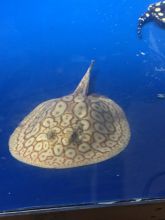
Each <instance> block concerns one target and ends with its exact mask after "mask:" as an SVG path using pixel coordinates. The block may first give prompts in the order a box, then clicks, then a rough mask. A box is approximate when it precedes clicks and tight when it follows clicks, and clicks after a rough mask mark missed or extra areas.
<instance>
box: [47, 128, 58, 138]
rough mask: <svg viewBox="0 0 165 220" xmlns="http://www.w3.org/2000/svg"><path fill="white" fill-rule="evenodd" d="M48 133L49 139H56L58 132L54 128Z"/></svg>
mask: <svg viewBox="0 0 165 220" xmlns="http://www.w3.org/2000/svg"><path fill="white" fill-rule="evenodd" d="M46 135H47V139H48V140H54V139H55V138H56V133H55V131H52V130H50V131H48V133H47V134H46Z"/></svg>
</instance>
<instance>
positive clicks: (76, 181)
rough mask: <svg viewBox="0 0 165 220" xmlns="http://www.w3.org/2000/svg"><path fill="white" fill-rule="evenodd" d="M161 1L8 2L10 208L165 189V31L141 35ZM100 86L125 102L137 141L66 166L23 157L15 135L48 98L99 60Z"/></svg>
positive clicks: (4, 13) (2, 72)
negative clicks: (12, 143)
mask: <svg viewBox="0 0 165 220" xmlns="http://www.w3.org/2000/svg"><path fill="white" fill-rule="evenodd" d="M150 3H153V2H152V1H147V2H146V1H145V0H141V1H132V0H121V1H116V0H111V1H109V0H101V1H99V0H90V1H87V0H79V1H77V0H69V1H68V0H61V1H53V0H47V1H42V0H40V1H32V0H29V1H21V0H15V1H11V0H6V1H1V2H0V94H1V96H0V97H1V98H0V212H2V211H8V210H18V209H24V208H25V209H27V208H33V207H36V206H37V207H42V208H43V207H49V206H52V207H59V206H70V205H80V204H89V203H90V204H96V203H101V202H111V201H128V200H133V199H135V198H137V199H141V198H142V199H143V198H148V199H151V198H152V199H154V198H164V197H165V185H164V183H165V163H164V157H165V138H164V134H165V99H159V98H158V97H157V94H158V93H165V40H164V39H165V30H163V29H161V28H160V27H158V26H157V25H155V24H154V23H149V24H147V25H146V26H144V28H143V38H142V39H141V40H140V39H138V38H137V33H136V27H137V20H138V17H139V16H140V15H141V14H142V13H143V12H145V11H146V8H147V6H148V5H149V4H150ZM91 59H95V60H96V64H95V67H94V70H93V72H92V76H91V83H90V88H89V90H90V93H98V94H102V95H105V96H108V97H110V98H111V99H113V100H115V101H116V102H117V103H118V104H119V105H120V106H121V107H122V108H123V110H124V111H125V113H126V115H127V118H128V121H129V124H130V127H131V141H130V143H129V145H128V147H127V148H126V149H125V150H124V151H123V152H122V153H121V154H119V155H118V156H116V157H114V158H112V159H110V160H107V161H104V162H102V163H98V164H96V165H90V166H84V167H79V168H72V169H64V170H56V169H52V170H49V169H41V168H37V167H32V166H29V165H26V164H23V163H20V162H19V161H17V160H15V159H14V158H13V157H12V156H11V155H10V153H9V150H8V140H9V136H10V135H11V133H12V132H13V130H14V129H15V128H16V127H17V125H18V123H19V122H20V121H21V120H22V119H23V118H24V116H26V115H27V114H28V113H29V112H30V111H31V110H32V109H33V108H34V107H35V106H37V105H38V104H39V103H41V102H43V101H45V100H48V99H51V98H56V97H60V96H63V95H67V94H69V93H71V92H72V91H73V90H74V89H75V87H76V85H77V84H78V82H79V81H80V79H81V78H82V76H83V74H84V73H85V71H86V69H87V67H88V65H89V63H90V60H91Z"/></svg>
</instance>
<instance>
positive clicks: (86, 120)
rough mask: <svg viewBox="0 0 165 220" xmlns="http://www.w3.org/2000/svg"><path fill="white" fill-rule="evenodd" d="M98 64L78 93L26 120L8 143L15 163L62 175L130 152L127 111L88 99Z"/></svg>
mask: <svg viewBox="0 0 165 220" xmlns="http://www.w3.org/2000/svg"><path fill="white" fill-rule="evenodd" d="M93 64H94V61H92V62H91V65H90V66H89V68H88V70H87V72H86V74H85V76H84V77H83V79H82V80H81V82H80V83H79V85H78V87H77V88H76V90H75V91H74V93H72V94H70V95H68V96H64V97H62V98H57V99H52V100H48V101H46V102H43V103H41V104H40V105H38V106H37V107H36V108H35V109H34V110H33V111H32V112H31V113H30V114H29V115H27V116H26V117H25V118H24V120H23V121H22V122H21V123H20V124H19V126H18V127H17V128H16V129H15V131H14V132H13V134H12V135H11V137H10V140H9V149H10V152H11V154H12V155H13V157H15V158H16V159H18V160H19V161H22V162H24V163H27V164H30V165H34V166H38V167H43V168H58V169H59V168H69V167H78V166H84V165H87V164H94V163H98V162H100V161H103V160H106V159H109V158H111V157H113V156H115V155H116V154H118V153H120V152H121V151H122V150H123V149H124V148H125V147H126V146H127V144H128V142H129V139H130V129H129V125H128V122H127V119H126V117H125V114H124V112H123V111H122V109H121V108H120V107H119V106H118V105H117V104H116V103H115V102H114V101H112V100H111V99H109V98H106V97H103V96H96V95H88V93H87V92H88V84H89V78H90V72H91V70H92V67H93Z"/></svg>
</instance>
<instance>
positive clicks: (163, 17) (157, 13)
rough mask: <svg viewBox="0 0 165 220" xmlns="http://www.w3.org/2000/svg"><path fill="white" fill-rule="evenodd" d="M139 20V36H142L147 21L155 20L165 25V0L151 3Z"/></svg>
mask: <svg viewBox="0 0 165 220" xmlns="http://www.w3.org/2000/svg"><path fill="white" fill-rule="evenodd" d="M138 21H139V22H138V28H137V33H138V37H139V38H141V37H142V33H141V32H142V27H143V25H144V24H146V23H147V22H150V21H155V22H156V23H158V24H159V25H161V26H163V27H165V1H161V2H157V3H155V4H151V5H149V7H148V10H147V11H146V12H145V13H144V14H143V15H142V16H141V17H140V18H139V20H138Z"/></svg>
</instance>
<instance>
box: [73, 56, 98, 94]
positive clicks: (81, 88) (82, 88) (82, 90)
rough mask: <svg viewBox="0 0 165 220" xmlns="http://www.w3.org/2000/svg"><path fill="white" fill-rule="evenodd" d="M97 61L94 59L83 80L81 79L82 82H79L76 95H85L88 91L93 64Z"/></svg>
mask: <svg viewBox="0 0 165 220" xmlns="http://www.w3.org/2000/svg"><path fill="white" fill-rule="evenodd" d="M94 63H95V61H94V60H92V61H91V64H90V66H89V67H88V69H87V71H86V73H85V75H84V77H83V78H82V80H81V81H80V83H79V84H78V86H77V88H76V90H75V91H74V95H79V94H81V95H83V96H85V95H86V94H87V93H88V86H89V80H90V73H91V71H92V68H93V65H94Z"/></svg>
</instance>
